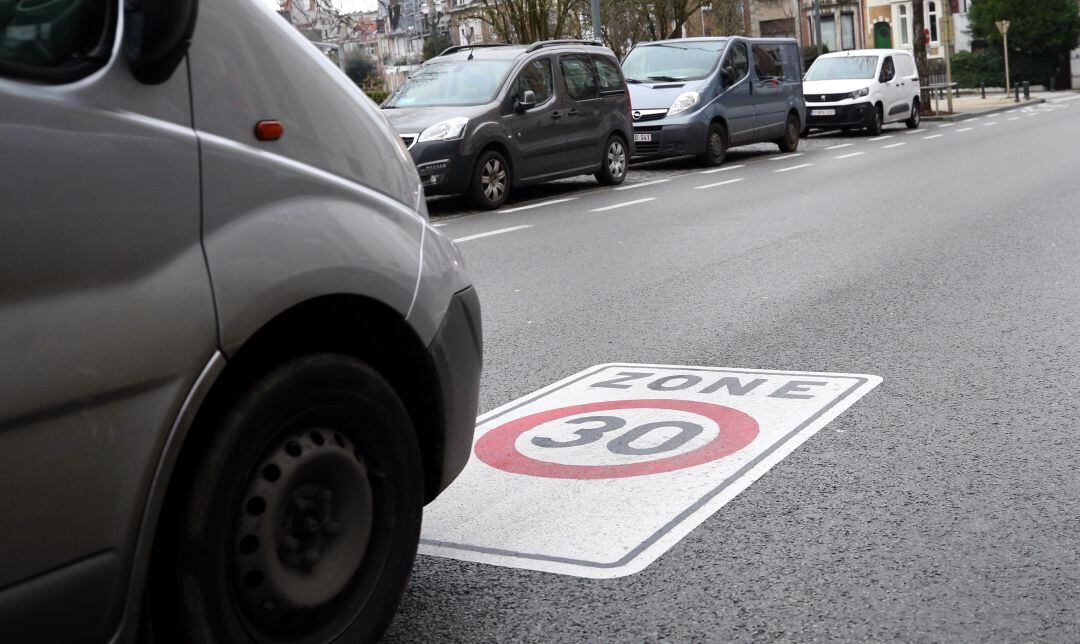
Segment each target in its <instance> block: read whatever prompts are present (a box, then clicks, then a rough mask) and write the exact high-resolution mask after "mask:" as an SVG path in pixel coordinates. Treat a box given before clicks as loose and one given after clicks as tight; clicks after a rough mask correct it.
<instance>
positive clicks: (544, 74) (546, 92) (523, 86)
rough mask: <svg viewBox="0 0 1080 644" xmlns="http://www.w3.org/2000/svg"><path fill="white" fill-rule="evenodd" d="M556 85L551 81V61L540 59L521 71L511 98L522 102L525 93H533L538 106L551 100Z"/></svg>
mask: <svg viewBox="0 0 1080 644" xmlns="http://www.w3.org/2000/svg"><path fill="white" fill-rule="evenodd" d="M554 90H555V83H554V82H552V79H551V60H550V59H547V58H538V59H536V60H534V61H532V62H531V63H529V64H528V65H526V66H525V69H522V70H521V73H520V74H518V77H517V80H516V81H514V91H513V92H512V94H511V98H513V99H514V100H518V101H520V100H521V99H522V97H524V96H525V92H528V91H531V92H532V93H533V94H535V95H536V104H537V105H540V104H541V103H543V102H544V101H546V100H548V99H549V98H551V95H552V94H553V93H554Z"/></svg>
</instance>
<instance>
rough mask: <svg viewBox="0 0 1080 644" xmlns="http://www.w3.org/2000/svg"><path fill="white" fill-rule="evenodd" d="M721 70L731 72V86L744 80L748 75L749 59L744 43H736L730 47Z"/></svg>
mask: <svg viewBox="0 0 1080 644" xmlns="http://www.w3.org/2000/svg"><path fill="white" fill-rule="evenodd" d="M723 69H730V70H731V71H732V72H733V76H734V78H732V80H731V84H732V85H734V84H735V83H738V82H739V81H741V80H742V79H744V78H746V75H747V74H749V73H750V58H749V56H747V54H746V43H741V42H737V43H735V44H734V45H732V46H731V51H729V52H728V55H727V57H726V58H724V66H723Z"/></svg>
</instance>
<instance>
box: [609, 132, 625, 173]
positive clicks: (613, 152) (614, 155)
mask: <svg viewBox="0 0 1080 644" xmlns="http://www.w3.org/2000/svg"><path fill="white" fill-rule="evenodd" d="M607 164H608V171H609V172H610V173H611V176H612V177H615V178H619V177H621V176H622V175H623V173H624V172H626V148H625V147H623V144H622V141H619V140H617V139H616V140H614V141H612V142H611V144H610V145H609V146H608V152H607Z"/></svg>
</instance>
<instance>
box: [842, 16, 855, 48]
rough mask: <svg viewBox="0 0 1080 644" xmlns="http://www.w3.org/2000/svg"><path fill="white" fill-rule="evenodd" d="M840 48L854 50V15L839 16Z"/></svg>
mask: <svg viewBox="0 0 1080 644" xmlns="http://www.w3.org/2000/svg"><path fill="white" fill-rule="evenodd" d="M840 46H841V47H843V48H844V49H855V14H852V13H842V14H840Z"/></svg>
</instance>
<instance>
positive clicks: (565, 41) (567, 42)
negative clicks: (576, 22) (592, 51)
mask: <svg viewBox="0 0 1080 644" xmlns="http://www.w3.org/2000/svg"><path fill="white" fill-rule="evenodd" d="M558 45H594V46H596V47H603V46H604V45H603V43H601V42H600V41H599V40H574V39H563V40H538V41H536V42H534V43H533V44H531V45H529V48H528V49H526V50H525V53H526V54H527V53H529V52H532V51H536V50H537V49H541V48H543V47H555V46H558Z"/></svg>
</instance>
